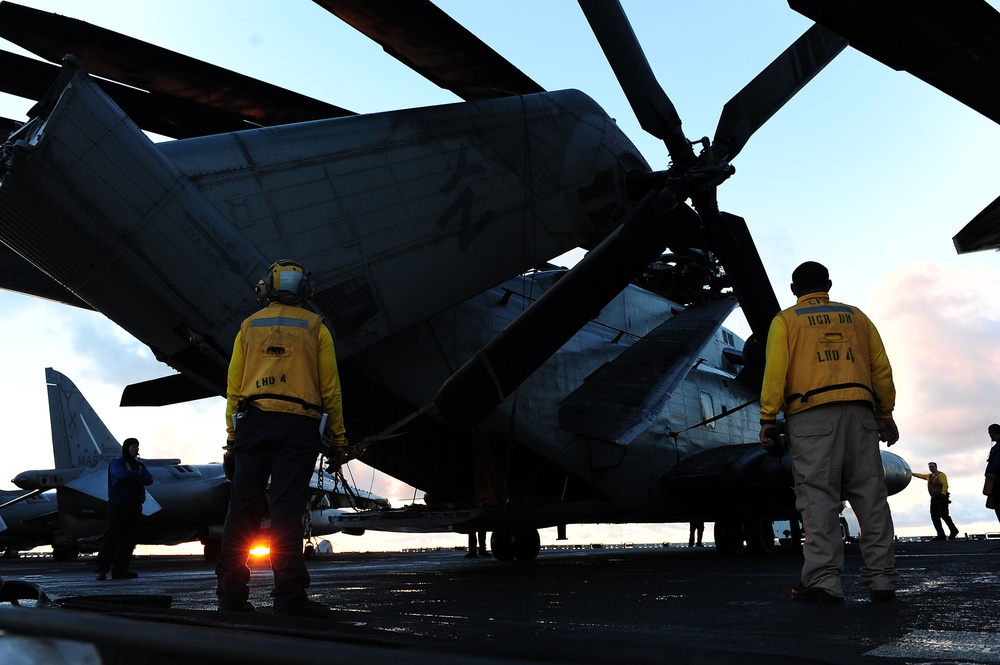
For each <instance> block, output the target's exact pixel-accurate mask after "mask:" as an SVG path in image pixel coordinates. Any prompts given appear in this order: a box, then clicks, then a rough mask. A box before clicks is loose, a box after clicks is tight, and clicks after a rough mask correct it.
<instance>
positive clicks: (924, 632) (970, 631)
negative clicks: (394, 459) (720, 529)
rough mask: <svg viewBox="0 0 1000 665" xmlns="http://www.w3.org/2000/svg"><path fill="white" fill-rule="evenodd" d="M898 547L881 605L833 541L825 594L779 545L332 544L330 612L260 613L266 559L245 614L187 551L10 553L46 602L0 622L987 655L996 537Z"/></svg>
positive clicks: (644, 653)
mask: <svg viewBox="0 0 1000 665" xmlns="http://www.w3.org/2000/svg"><path fill="white" fill-rule="evenodd" d="M896 553H897V567H898V569H899V571H900V573H901V574H902V575H903V581H902V583H901V584H900V587H899V590H898V592H897V597H896V600H895V601H893V602H887V603H872V602H870V600H869V598H868V593H867V590H866V589H865V588H864V586H863V585H862V584H861V582H860V580H859V578H858V570H859V568H860V566H861V555H860V551H859V548H858V546H857V545H848V546H847V551H846V565H845V574H844V590H845V593H846V595H847V598H846V600H845V602H843V603H840V604H834V605H811V604H803V603H800V602H794V601H792V600H791V599H790V589H791V587H792V586H793V585H794V584H795V583H797V581H798V571H799V568H800V565H801V556H800V555H799V554H798V553H796V552H795V551H793V550H790V549H784V548H782V549H779V551H778V552H777V553H775V554H774V555H771V556H764V557H751V556H736V557H725V556H721V555H719V554H718V553H717V552H716V551H714V549H712V548H705V549H688V548H677V547H676V546H675V547H670V548H663V547H648V548H642V547H638V546H637V547H631V548H619V549H611V548H603V549H591V548H589V547H588V548H581V549H567V550H543V551H542V553H541V554H540V555H539V557H538V559H537V560H535V561H531V562H517V561H514V562H498V561H495V560H493V559H483V558H478V559H466V558H465V557H464V549H463V550H454V551H448V550H445V551H441V550H436V551H428V552H397V553H365V554H337V555H332V556H330V557H327V558H317V559H313V560H311V561H310V562H309V570H310V574H311V576H312V587H311V589H310V592H311V596H312V598H313V599H315V600H320V601H323V602H325V603H329V604H330V605H331V606H333V607H334V608H335V611H334V612H333V614H332V617H331V619H330V620H329V621H318V620H309V619H291V618H288V617H281V616H274V615H272V614H271V613H270V609H269V607H270V601H269V598H268V592H269V591H270V585H271V574H270V571H269V569H268V568H267V565H266V562H264V563H260V564H257V565H255V566H254V570H253V576H252V579H251V590H252V594H251V601H252V602H253V603H254V604H255V605H257V606H258V607H259V608H260V609H259V611H258V612H256V613H254V614H234V613H221V612H217V611H215V595H214V588H215V575H214V572H213V566H212V564H210V563H207V562H205V561H204V560H202V559H200V558H198V557H180V556H165V557H164V556H161V557H138V558H137V559H136V560H135V561H134V566H133V569H134V570H135V571H136V572H138V573H139V574H140V577H139V578H138V579H137V580H134V581H125V580H120V581H113V580H109V581H106V582H98V581H96V580H95V579H94V574H93V565H92V562H91V561H89V560H87V559H80V560H78V561H76V562H70V563H57V562H53V561H52V560H51V559H47V558H24V559H20V560H7V561H2V562H0V575H2V577H3V579H4V580H5V581H6V582H8V583H10V582H21V583H27V584H33V585H35V586H37V588H38V589H40V590H41V591H42V592H44V594H45V595H46V596H47V597H48V598H49V599H51V600H52V601H54V606H53V607H49V608H45V607H39V606H34V605H35V603H33V602H32V601H22V606H21V607H13V606H10V605H8V604H6V603H4V604H0V629H3V630H4V631H6V634H7V636H8V637H9V636H11V635H29V636H38V635H44V636H50V637H56V638H66V639H75V640H84V641H86V642H89V643H90V644H92V645H96V649H97V650H98V651H99V652H100V654H101V655H102V657H103V658H104V661H102V662H143V663H155V664H159V663H170V662H184V663H186V664H187V665H196V664H200V663H202V662H204V663H209V662H212V663H216V664H218V663H223V662H227V661H229V660H231V661H232V662H234V663H235V662H239V663H242V664H243V665H247V664H249V663H257V662H266V663H271V664H272V665H273V663H275V662H290V663H312V662H316V663H320V662H322V663H327V664H329V663H339V662H356V661H358V660H360V661H361V662H363V663H365V665H369V664H370V663H377V662H394V663H398V662H407V664H408V665H411V664H412V663H423V662H434V663H447V662H465V663H491V662H497V663H502V662H508V663H534V662H578V663H609V662H621V663H630V664H631V663H638V664H641V663H660V662H662V663H687V662H691V663H695V662H697V663H705V662H712V663H743V664H746V663H758V662H759V663H765V662H767V663H786V662H787V663H796V662H814V663H844V664H846V663H851V664H855V663H884V664H886V665H889V664H892V663H915V662H920V663H928V662H949V663H954V662H962V663H998V662H1000V594H998V589H1000V585H998V582H1000V573H998V568H1000V565H998V564H1000V540H992V539H990V540H958V541H953V542H906V543H899V544H898V546H897V550H896ZM8 586H10V585H9V584H8ZM13 586H18V585H13ZM5 639H7V638H5V637H0V644H2V643H3V642H4V640H5ZM90 648H95V647H90ZM130 650H134V653H132V652H130ZM0 653H2V648H0ZM130 653H131V654H132V655H129V654H130ZM136 653H141V654H142V655H143V659H142V660H134V659H130V658H132V657H133V656H134V655H135V654H136ZM279 656H283V657H282V658H280V659H279V660H275V658H277V657H279ZM114 658H122V659H123V660H121V661H115V660H113V659H114ZM404 659H405V660H404ZM66 662H73V661H70V660H67V661H66Z"/></svg>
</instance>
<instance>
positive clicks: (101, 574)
mask: <svg viewBox="0 0 1000 665" xmlns="http://www.w3.org/2000/svg"><path fill="white" fill-rule="evenodd" d="M107 579H108V574H107V573H106V572H104V571H102V570H99V571H97V581H98V582H104V581H105V580H107Z"/></svg>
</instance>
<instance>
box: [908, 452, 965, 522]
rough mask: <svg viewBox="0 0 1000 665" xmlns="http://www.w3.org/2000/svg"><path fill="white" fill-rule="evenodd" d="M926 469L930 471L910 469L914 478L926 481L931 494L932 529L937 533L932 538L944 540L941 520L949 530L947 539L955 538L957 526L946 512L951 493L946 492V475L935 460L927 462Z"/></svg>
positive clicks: (928, 491)
mask: <svg viewBox="0 0 1000 665" xmlns="http://www.w3.org/2000/svg"><path fill="white" fill-rule="evenodd" d="M927 469H928V470H929V471H930V473H917V472H916V471H911V472H910V473H912V474H913V477H914V478H920V479H922V480H926V481H927V493H928V494H930V495H931V522H933V523H934V530H935V531H936V532H937V535H936V536H934V540H945V535H944V528H943V527H942V526H941V522H942V521H944V523H945V524H947V525H948V528H949V529H950V530H951V533H950V534H949V535H948V536H947V539H948V540H955V538H957V537H958V527H957V526H955V523H954V522H953V521H952V520H951V515H950V514H949V512H948V504H949V503H951V495H950V494H949V493H948V476H946V475H944V472H943V471H938V467H937V462H928V463H927Z"/></svg>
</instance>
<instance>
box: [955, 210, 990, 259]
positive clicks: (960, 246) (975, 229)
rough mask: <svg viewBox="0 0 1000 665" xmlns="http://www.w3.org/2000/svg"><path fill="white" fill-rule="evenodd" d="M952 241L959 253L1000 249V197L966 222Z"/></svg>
mask: <svg viewBox="0 0 1000 665" xmlns="http://www.w3.org/2000/svg"><path fill="white" fill-rule="evenodd" d="M952 242H954V243H955V251H957V252H958V253H959V254H968V253H969V252H981V251H983V250H987V249H993V250H1000V197H998V198H996V199H994V200H993V203H991V204H989V205H988V206H986V208H984V209H983V211H982V212H981V213H979V214H978V215H976V216H975V217H974V218H973V219H972V221H971V222H969V223H968V224H966V225H965V226H964V227H963V228H962V230H961V231H959V232H958V233H957V234H956V235H955V237H954V238H952Z"/></svg>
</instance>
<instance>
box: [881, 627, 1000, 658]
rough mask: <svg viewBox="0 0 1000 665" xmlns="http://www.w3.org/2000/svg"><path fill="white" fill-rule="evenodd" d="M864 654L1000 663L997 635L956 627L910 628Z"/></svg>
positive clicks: (999, 646)
mask: <svg viewBox="0 0 1000 665" xmlns="http://www.w3.org/2000/svg"><path fill="white" fill-rule="evenodd" d="M865 655H866V656H881V657H883V658H904V659H917V660H929V659H931V660H936V659H941V658H946V659H947V660H948V661H949V662H962V661H968V662H971V663H1000V635H997V634H995V633H979V632H964V631H957V630H914V631H911V632H909V633H907V634H906V635H904V636H903V637H902V638H901V639H899V640H896V641H895V642H892V643H891V644H883V645H882V646H880V647H878V648H876V649H872V650H871V651H869V652H868V653H866V654H865Z"/></svg>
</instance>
